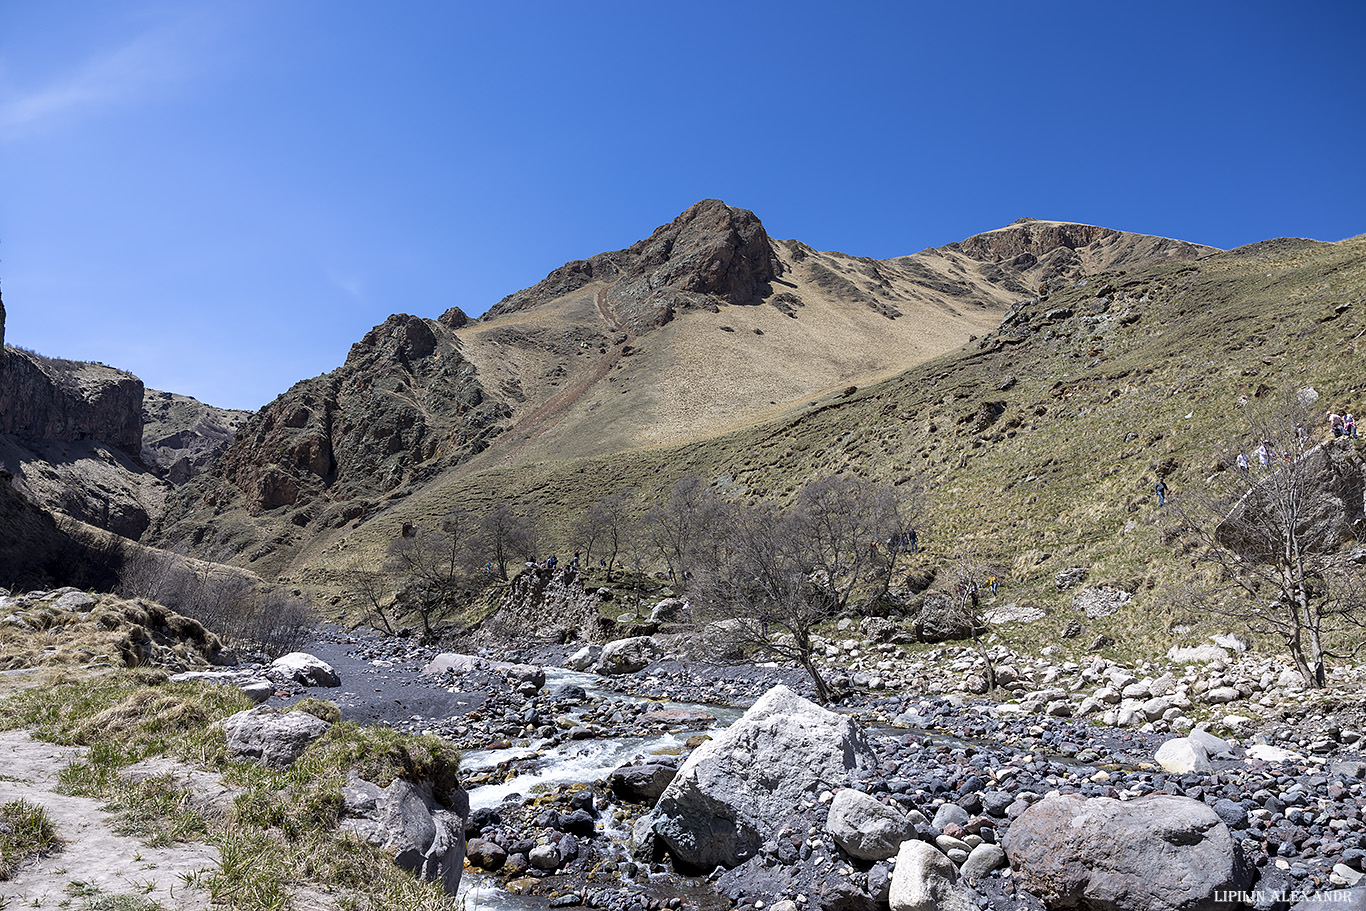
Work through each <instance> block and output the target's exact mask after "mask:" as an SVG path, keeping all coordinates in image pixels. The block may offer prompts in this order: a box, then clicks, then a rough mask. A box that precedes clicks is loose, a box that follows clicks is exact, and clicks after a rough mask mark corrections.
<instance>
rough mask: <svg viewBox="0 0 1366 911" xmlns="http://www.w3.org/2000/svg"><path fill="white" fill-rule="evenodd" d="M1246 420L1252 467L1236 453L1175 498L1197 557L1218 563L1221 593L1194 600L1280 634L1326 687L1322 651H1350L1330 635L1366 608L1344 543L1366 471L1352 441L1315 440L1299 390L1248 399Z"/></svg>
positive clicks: (1243, 442)
mask: <svg viewBox="0 0 1366 911" xmlns="http://www.w3.org/2000/svg"><path fill="white" fill-rule="evenodd" d="M1245 419H1246V424H1245V427H1244V428H1243V434H1242V439H1240V440H1238V441H1236V442H1235V444H1234V445H1236V446H1240V447H1241V449H1240V451H1241V452H1243V453H1245V454H1247V455H1248V458H1247V459H1246V468H1241V467H1239V465H1238V463H1237V461H1236V456H1237V453H1236V452H1235V453H1234V454H1233V455H1232V456H1230V457H1229V458H1228V459H1227V462H1226V463H1225V464H1224V466H1223V470H1221V471H1217V472H1215V474H1214V476H1213V477H1211V478H1210V479H1209V481H1208V483H1207V484H1206V487H1205V489H1204V490H1201V491H1196V492H1191V493H1187V494H1183V495H1182V496H1180V497H1177V498H1175V499H1174V501H1173V504H1172V505H1173V507H1174V511H1175V512H1176V514H1177V516H1178V517H1179V520H1180V522H1181V524H1182V526H1183V527H1184V530H1185V531H1186V532H1187V534H1188V535H1189V536H1190V537H1192V538H1193V539H1194V540H1195V542H1196V549H1195V550H1196V554H1197V556H1198V559H1200V560H1203V561H1206V562H1207V563H1210V564H1213V566H1214V567H1215V568H1216V570H1217V572H1216V573H1215V580H1214V588H1216V589H1219V591H1218V592H1217V595H1216V593H1213V592H1197V593H1196V600H1197V602H1198V603H1203V604H1204V605H1205V606H1206V607H1208V608H1209V609H1210V610H1212V611H1214V612H1216V613H1222V614H1225V615H1227V616H1230V617H1233V618H1235V619H1237V620H1240V621H1242V622H1243V623H1245V624H1246V625H1247V626H1248V628H1249V629H1250V630H1252V631H1253V632H1258V633H1263V634H1272V635H1275V636H1276V637H1277V638H1279V639H1280V641H1281V642H1282V643H1284V645H1285V647H1286V649H1287V650H1288V651H1289V653H1290V658H1291V660H1292V661H1293V662H1294V665H1295V668H1296V669H1297V670H1298V671H1299V673H1300V675H1301V676H1302V677H1303V678H1304V680H1305V682H1306V684H1308V685H1310V686H1314V687H1322V686H1324V685H1325V683H1326V681H1327V671H1326V666H1325V659H1327V658H1342V657H1347V654H1348V653H1347V652H1334V651H1332V650H1330V648H1329V647H1328V640H1329V639H1330V638H1331V637H1332V634H1333V633H1335V632H1336V631H1338V630H1340V629H1341V628H1343V627H1344V626H1345V625H1348V624H1358V625H1359V624H1360V622H1361V618H1362V611H1363V607H1366V589H1364V588H1363V585H1362V579H1361V575H1360V570H1359V569H1358V568H1357V567H1356V566H1355V565H1354V564H1353V563H1352V562H1351V561H1350V560H1349V559H1348V558H1347V555H1346V553H1345V552H1344V550H1345V545H1346V544H1347V543H1348V542H1349V541H1351V540H1353V539H1354V537H1355V534H1356V529H1357V528H1360V527H1361V522H1362V487H1363V479H1364V478H1366V473H1363V464H1362V461H1361V459H1360V458H1359V457H1358V456H1357V454H1356V452H1355V450H1354V448H1353V444H1352V441H1351V440H1349V439H1346V438H1343V439H1338V440H1330V441H1328V442H1324V443H1320V444H1318V445H1314V444H1313V440H1311V438H1310V436H1309V432H1308V428H1310V427H1314V426H1316V422H1315V421H1314V420H1313V418H1312V417H1311V413H1310V411H1309V407H1308V405H1307V404H1305V403H1304V402H1302V401H1301V400H1300V399H1299V398H1298V397H1297V396H1296V394H1295V393H1293V392H1290V393H1287V394H1284V395H1282V396H1281V397H1280V398H1279V399H1278V400H1276V401H1273V402H1270V403H1266V404H1263V403H1260V402H1253V403H1250V404H1249V406H1248V408H1247V411H1246V414H1245ZM1211 595H1216V596H1215V597H1211ZM1352 651H1353V652H1354V651H1355V648H1353V649H1352Z"/></svg>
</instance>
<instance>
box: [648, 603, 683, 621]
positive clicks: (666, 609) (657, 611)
mask: <svg viewBox="0 0 1366 911" xmlns="http://www.w3.org/2000/svg"><path fill="white" fill-rule="evenodd" d="M687 607H688V606H687V604H686V603H685V602H684V601H683V600H682V599H680V598H665V599H663V600H662V601H660V602H659V603H658V604H656V605H655V606H654V609H652V610H651V611H650V622H652V623H671V622H673V621H675V620H678V619H680V618H682V617H683V616H685V614H686V613H687Z"/></svg>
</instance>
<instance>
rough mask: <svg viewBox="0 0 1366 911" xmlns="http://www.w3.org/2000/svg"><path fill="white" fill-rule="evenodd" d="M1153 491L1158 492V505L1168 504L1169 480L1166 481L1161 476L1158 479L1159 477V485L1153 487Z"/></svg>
mask: <svg viewBox="0 0 1366 911" xmlns="http://www.w3.org/2000/svg"><path fill="white" fill-rule="evenodd" d="M1153 491H1154V492H1155V493H1156V494H1157V505H1158V506H1166V505H1167V482H1166V481H1163V480H1162V479H1161V478H1158V479H1157V486H1156V487H1154V488H1153Z"/></svg>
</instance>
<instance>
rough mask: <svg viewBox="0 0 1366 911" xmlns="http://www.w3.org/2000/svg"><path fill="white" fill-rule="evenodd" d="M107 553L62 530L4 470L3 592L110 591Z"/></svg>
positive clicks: (0, 518) (0, 516)
mask: <svg viewBox="0 0 1366 911" xmlns="http://www.w3.org/2000/svg"><path fill="white" fill-rule="evenodd" d="M114 563H115V561H112V560H111V559H110V554H109V553H108V548H106V547H104V546H102V545H101V543H100V542H99V541H95V540H87V539H86V538H85V537H84V536H82V535H80V534H79V533H78V532H76V531H75V530H74V529H72V528H70V527H66V526H59V525H58V523H57V521H56V520H55V519H54V518H53V517H52V515H51V514H50V513H49V512H47V511H46V510H44V509H42V508H41V507H39V506H37V505H35V504H34V503H32V502H30V501H29V500H28V498H27V497H25V496H24V495H23V494H22V493H20V491H19V490H17V489H16V488H15V486H14V476H13V475H11V474H10V473H9V472H8V471H4V470H0V588H6V589H15V590H21V591H27V590H31V589H38V588H43V587H46V586H58V585H84V586H89V587H91V588H108V587H109V586H111V585H112V584H113V583H114V581H115V571H116V569H117V566H116V565H113V564H114Z"/></svg>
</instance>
